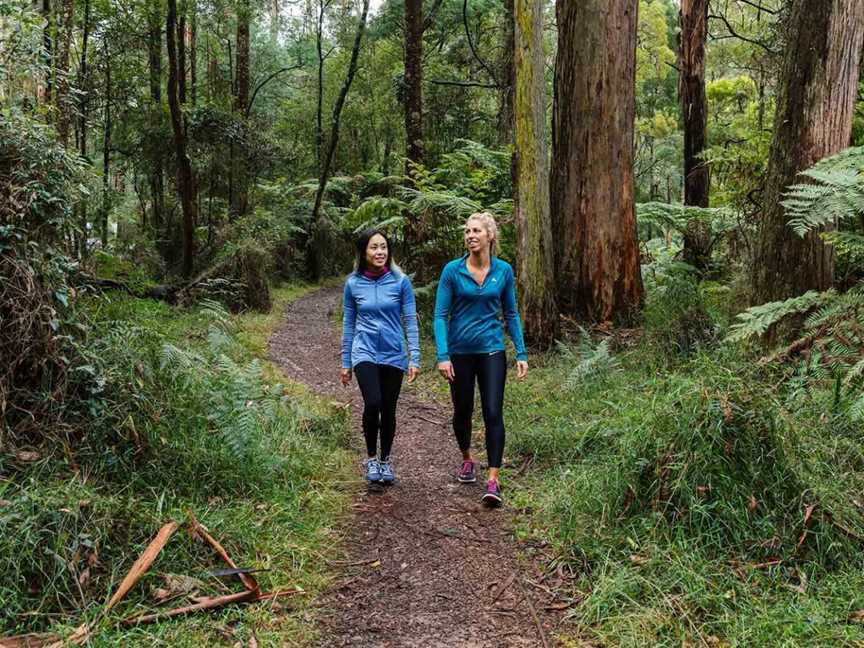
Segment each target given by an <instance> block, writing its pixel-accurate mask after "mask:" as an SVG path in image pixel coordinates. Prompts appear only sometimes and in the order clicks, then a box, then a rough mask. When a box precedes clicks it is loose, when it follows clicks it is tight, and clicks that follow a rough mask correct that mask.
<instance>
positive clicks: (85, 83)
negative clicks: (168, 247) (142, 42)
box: [77, 0, 105, 256]
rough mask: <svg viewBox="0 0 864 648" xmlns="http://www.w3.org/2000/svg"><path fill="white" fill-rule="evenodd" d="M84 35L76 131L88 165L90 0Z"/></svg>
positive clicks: (83, 207)
mask: <svg viewBox="0 0 864 648" xmlns="http://www.w3.org/2000/svg"><path fill="white" fill-rule="evenodd" d="M83 31H84V33H83V35H82V38H81V62H80V64H79V66H78V82H77V86H78V94H79V104H78V131H79V134H80V138H79V149H78V150H79V153H80V154H81V158H82V159H83V160H86V161H87V163H88V164H89V163H90V158H89V156H88V155H87V118H88V116H89V115H88V113H89V108H90V97H89V92H90V83H89V80H88V70H87V46H88V44H89V41H90V0H84V30H83ZM87 207H88V206H87V197H86V196H84V197H83V198H82V200H81V203H80V204H79V205H78V210H79V222H80V223H81V231H82V232H84V233H85V236H84V241H83V242H84V245H83V246H82V248H81V255H82V256H84V255H86V253H87V236H86V232H87V225H88V220H89V214H88V211H89V210H88V208H87ZM104 246H105V242H104V241H103V247H104Z"/></svg>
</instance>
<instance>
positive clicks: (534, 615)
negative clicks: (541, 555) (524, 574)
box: [516, 574, 549, 648]
mask: <svg viewBox="0 0 864 648" xmlns="http://www.w3.org/2000/svg"><path fill="white" fill-rule="evenodd" d="M516 581H517V582H518V583H519V587H520V588H522V594H523V595H524V597H525V602H526V603H527V604H528V610H529V611H530V612H531V618H532V619H534V625H535V626H537V634H539V635H540V641H541V643H542V644H543V648H549V640H548V639H547V638H546V633H545V632H544V631H543V624H542V623H540V617H539V616H538V615H537V609H536V608H535V607H534V603H533V602H532V601H531V597H530V596H529V595H528V591H527V590H526V589H525V584H524V583H523V582H522V579H521V578H519V575H518V574H516Z"/></svg>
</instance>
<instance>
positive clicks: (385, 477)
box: [378, 459, 396, 484]
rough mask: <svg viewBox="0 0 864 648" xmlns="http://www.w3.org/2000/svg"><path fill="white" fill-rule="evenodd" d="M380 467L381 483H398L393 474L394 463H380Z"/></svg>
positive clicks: (388, 461)
mask: <svg viewBox="0 0 864 648" xmlns="http://www.w3.org/2000/svg"><path fill="white" fill-rule="evenodd" d="M378 465H379V467H380V469H381V481H382V482H384V483H385V484H392V483H393V482H394V481H396V474H395V473H394V472H393V462H392V461H390V460H389V459H388V460H387V461H381V462H379V464H378Z"/></svg>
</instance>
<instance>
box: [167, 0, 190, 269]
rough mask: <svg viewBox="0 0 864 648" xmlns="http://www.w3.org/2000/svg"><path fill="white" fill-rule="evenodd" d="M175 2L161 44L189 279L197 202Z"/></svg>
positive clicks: (185, 264) (172, 0)
mask: <svg viewBox="0 0 864 648" xmlns="http://www.w3.org/2000/svg"><path fill="white" fill-rule="evenodd" d="M176 37H177V0H168V19H167V22H166V26H165V40H166V45H167V50H168V107H169V109H170V111H171V129H172V131H173V133H174V149H175V153H176V155H177V192H178V193H179V194H180V206H181V209H182V210H183V276H185V277H189V276H191V275H192V270H193V268H194V264H195V222H196V220H197V207H198V204H197V200H196V196H195V178H194V176H193V175H192V162H191V161H190V160H189V156H188V154H187V153H186V129H185V127H184V124H183V113H182V110H181V108H180V96H179V78H180V76H182V75H183V74H184V71H183V69H182V68H180V67H179V60H178V57H177V45H176V44H175V39H176Z"/></svg>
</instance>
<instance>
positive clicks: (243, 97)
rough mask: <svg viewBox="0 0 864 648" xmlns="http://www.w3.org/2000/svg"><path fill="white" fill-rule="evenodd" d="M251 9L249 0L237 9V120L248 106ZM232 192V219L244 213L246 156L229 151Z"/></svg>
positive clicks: (235, 110) (235, 104) (244, 1)
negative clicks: (231, 170) (231, 168)
mask: <svg viewBox="0 0 864 648" xmlns="http://www.w3.org/2000/svg"><path fill="white" fill-rule="evenodd" d="M250 11H251V8H250V5H249V0H242V1H241V2H240V3H239V5H238V7H237V76H236V79H237V83H236V94H235V95H234V112H235V113H236V114H237V116H238V118H242V117H243V116H244V115H245V114H246V108H247V107H248V106H249V14H250ZM231 163H232V167H233V172H232V180H233V182H232V191H231V214H232V216H233V217H234V218H236V217H239V216H242V215H243V214H244V213H245V212H246V191H247V189H246V185H247V173H246V156H245V155H242V154H241V155H237V151H236V150H235V149H234V147H232V149H231Z"/></svg>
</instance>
